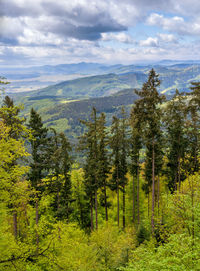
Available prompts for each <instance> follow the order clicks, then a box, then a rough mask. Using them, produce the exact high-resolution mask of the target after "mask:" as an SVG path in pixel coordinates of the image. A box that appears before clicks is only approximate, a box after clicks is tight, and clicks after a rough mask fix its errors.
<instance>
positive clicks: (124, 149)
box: [120, 107, 128, 228]
mask: <svg viewBox="0 0 200 271" xmlns="http://www.w3.org/2000/svg"><path fill="white" fill-rule="evenodd" d="M127 127H128V123H127V117H126V113H125V110H124V107H122V110H121V123H120V132H121V155H120V167H121V170H120V185H121V188H122V195H123V201H122V202H123V208H122V209H123V228H125V226H126V216H125V211H126V208H125V204H126V190H125V189H126V185H127V178H126V174H127V172H128V167H127V156H128V140H127Z"/></svg>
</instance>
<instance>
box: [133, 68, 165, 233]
mask: <svg viewBox="0 0 200 271" xmlns="http://www.w3.org/2000/svg"><path fill="white" fill-rule="evenodd" d="M159 86H160V80H159V78H158V74H156V72H155V71H154V69H152V70H151V71H150V73H149V77H148V80H147V82H146V83H144V84H143V87H142V90H141V91H136V94H138V96H139V97H140V100H139V101H138V103H139V104H140V108H143V110H142V117H141V121H142V122H143V126H144V135H145V146H146V161H145V175H146V178H147V180H148V186H149V185H150V184H151V185H152V215H151V227H152V234H154V227H155V222H154V220H155V219H154V216H155V177H156V175H158V173H159V170H160V167H161V163H162V159H161V156H162V151H161V148H162V132H161V108H160V105H161V104H162V102H163V101H164V96H163V95H160V94H159V93H158V90H157V88H158V87H159ZM150 180H151V183H150ZM148 186H147V187H148Z"/></svg>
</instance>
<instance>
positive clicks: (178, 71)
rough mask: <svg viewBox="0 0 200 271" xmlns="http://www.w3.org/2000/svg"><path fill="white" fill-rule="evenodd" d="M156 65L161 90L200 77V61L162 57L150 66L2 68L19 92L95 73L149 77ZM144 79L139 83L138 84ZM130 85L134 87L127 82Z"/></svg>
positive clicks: (0, 71) (10, 88)
mask: <svg viewBox="0 0 200 271" xmlns="http://www.w3.org/2000/svg"><path fill="white" fill-rule="evenodd" d="M152 67H153V68H154V69H155V70H156V72H157V73H159V74H160V78H161V80H162V81H163V84H162V87H161V88H162V90H163V91H168V92H173V91H174V90H175V89H176V88H179V89H180V90H187V88H188V87H189V85H190V82H191V81H193V80H199V79H200V61H196V62H194V61H192V60H191V61H185V62H181V61H172V60H163V61H160V62H158V63H154V64H151V65H150V64H148V65H122V64H118V65H103V64H98V63H85V62H82V63H77V64H61V65H55V66H53V65H45V66H37V67H36V66H35V67H28V68H19V67H17V68H15V67H7V68H5V67H0V75H1V76H4V77H6V78H7V79H8V81H10V82H11V84H10V85H8V87H7V90H8V91H9V92H12V93H16V92H19V91H30V90H36V89H41V88H43V87H48V86H50V85H51V86H52V85H55V84H59V83H61V82H65V81H69V80H72V79H78V78H83V77H90V76H94V75H97V76H98V75H107V74H115V75H118V76H123V75H124V74H125V73H127V74H128V73H131V74H132V75H133V74H137V73H140V74H141V76H142V75H143V79H144V80H145V79H146V76H147V73H148V71H149V70H150V69H151V68H152ZM143 82H144V81H142V82H141V84H139V87H140V86H141V85H142V83H143ZM126 85H127V86H129V87H135V86H134V84H131V83H130V82H128V81H127V83H126Z"/></svg>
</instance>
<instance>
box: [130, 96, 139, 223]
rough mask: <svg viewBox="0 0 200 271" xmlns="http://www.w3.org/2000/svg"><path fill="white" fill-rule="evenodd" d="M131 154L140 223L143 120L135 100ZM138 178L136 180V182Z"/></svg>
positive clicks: (131, 121) (132, 114)
mask: <svg viewBox="0 0 200 271" xmlns="http://www.w3.org/2000/svg"><path fill="white" fill-rule="evenodd" d="M130 127H131V137H130V156H131V166H130V168H131V174H132V176H133V214H132V216H133V222H135V203H136V202H137V223H138V225H139V223H140V209H139V208H140V207H139V206H140V202H139V197H140V195H139V189H140V183H139V176H140V150H141V148H142V122H141V109H140V103H137V101H136V102H135V105H134V106H133V108H132V110H131V114H130ZM135 180H136V182H135ZM135 187H137V198H136V199H135Z"/></svg>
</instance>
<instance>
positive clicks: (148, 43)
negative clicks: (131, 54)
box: [139, 37, 158, 47]
mask: <svg viewBox="0 0 200 271" xmlns="http://www.w3.org/2000/svg"><path fill="white" fill-rule="evenodd" d="M139 45H140V46H147V47H157V46H158V38H152V37H149V38H147V39H146V40H141V41H140V42H139Z"/></svg>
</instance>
